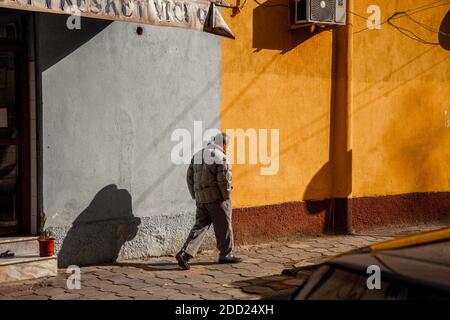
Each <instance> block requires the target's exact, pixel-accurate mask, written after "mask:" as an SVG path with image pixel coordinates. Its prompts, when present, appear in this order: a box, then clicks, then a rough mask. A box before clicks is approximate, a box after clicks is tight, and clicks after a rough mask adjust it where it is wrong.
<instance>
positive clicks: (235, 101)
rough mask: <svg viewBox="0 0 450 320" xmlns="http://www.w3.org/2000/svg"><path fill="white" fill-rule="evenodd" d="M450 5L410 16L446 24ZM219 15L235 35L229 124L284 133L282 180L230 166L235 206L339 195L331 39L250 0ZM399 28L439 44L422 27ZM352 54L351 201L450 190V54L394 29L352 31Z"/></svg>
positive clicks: (395, 4)
mask: <svg viewBox="0 0 450 320" xmlns="http://www.w3.org/2000/svg"><path fill="white" fill-rule="evenodd" d="M286 3H287V1H285V0H270V1H267V2H265V4H268V5H274V4H286ZM428 3H430V0H422V1H387V0H383V1H382V0H378V1H376V2H373V1H355V2H354V4H355V8H354V11H355V12H357V13H358V14H360V15H363V16H367V13H366V9H367V6H368V5H369V4H377V5H379V6H380V8H381V10H382V20H383V19H386V18H387V17H388V15H390V14H392V13H393V12H395V11H402V10H405V9H409V8H415V7H419V6H421V5H423V4H428ZM449 9H450V6H446V7H438V8H434V9H432V10H429V11H424V12H422V13H420V14H417V16H414V17H416V18H417V19H418V20H420V21H423V22H425V23H426V24H427V25H431V26H433V27H434V28H436V29H438V28H439V25H440V23H441V21H442V19H443V17H444V16H445V14H446V12H447V11H448V10H449ZM222 13H223V16H224V17H225V19H226V21H227V23H228V24H229V26H230V27H231V29H232V30H233V32H234V33H235V35H236V40H229V39H224V40H223V42H222V104H221V125H222V129H224V130H225V129H227V128H243V129H247V128H256V129H258V128H268V129H270V128H278V129H280V170H279V172H278V174H277V175H274V176H261V175H260V172H259V169H260V167H259V166H258V165H248V164H247V165H234V167H233V175H234V186H235V189H234V194H233V201H234V205H235V206H236V207H251V206H260V205H266V204H274V203H283V202H290V201H301V200H305V199H320V198H329V197H332V196H341V194H334V193H333V187H332V185H333V181H332V177H333V174H332V170H333V163H332V162H330V157H331V158H332V155H330V105H331V97H332V95H331V91H332V81H331V80H332V73H331V69H332V32H331V31H323V32H321V33H319V34H315V35H312V34H311V33H310V32H309V30H295V31H289V25H288V10H287V8H285V7H272V8H267V7H261V6H259V5H258V4H256V3H255V2H254V1H248V2H247V4H246V6H245V8H244V10H243V11H242V12H241V13H240V14H238V15H236V16H234V17H230V15H229V11H225V10H223V11H222ZM399 22H401V23H405V24H404V25H405V26H407V27H408V28H410V29H412V30H414V31H418V32H420V34H421V36H423V37H426V38H427V39H430V40H432V41H437V40H436V38H437V36H436V34H432V33H431V34H430V33H429V32H428V33H427V32H426V31H425V30H421V29H420V27H418V26H417V24H414V23H412V22H409V23H408V22H407V21H403V20H399ZM354 24H355V25H354V30H355V31H358V30H360V29H362V28H364V27H365V26H366V21H365V20H363V19H361V18H358V17H354ZM353 47H354V50H353V59H352V62H353V72H352V74H351V77H352V79H353V84H352V85H353V94H352V96H351V99H352V102H353V103H352V108H351V110H349V113H350V119H349V121H350V123H351V132H350V137H349V143H348V144H349V145H348V146H347V147H348V150H351V153H350V156H351V157H352V159H351V160H352V161H351V163H352V165H351V167H350V172H349V173H350V176H351V178H350V179H351V184H350V185H351V189H350V190H349V191H350V193H349V196H354V197H358V196H366V195H387V194H400V193H407V192H425V191H445V190H447V191H448V190H449V189H450V188H449V187H450V169H449V167H450V166H449V163H450V157H449V150H450V137H449V132H450V131H449V130H450V128H448V126H446V123H447V121H448V119H450V115H449V114H450V104H449V103H448V102H449V101H450V80H449V79H450V52H449V51H446V50H444V49H443V48H441V47H440V46H429V45H424V44H421V43H418V42H415V41H412V40H410V39H408V38H407V37H405V36H403V35H402V34H400V33H399V32H398V31H396V30H395V29H393V28H392V27H390V26H389V25H387V24H384V25H383V26H382V29H381V30H368V31H364V32H361V33H358V34H355V35H354V42H353ZM340 62H341V61H338V63H340ZM339 178H340V177H339V176H336V175H335V181H334V183H335V184H336V183H339V180H340V179H339ZM342 179H345V177H342ZM335 190H336V189H335Z"/></svg>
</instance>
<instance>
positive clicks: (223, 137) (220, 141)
mask: <svg viewBox="0 0 450 320" xmlns="http://www.w3.org/2000/svg"><path fill="white" fill-rule="evenodd" d="M214 143H215V144H217V145H219V146H223V145H224V144H229V143H230V137H229V136H228V135H227V134H226V133H223V132H221V133H218V134H217V135H216V136H215V137H214Z"/></svg>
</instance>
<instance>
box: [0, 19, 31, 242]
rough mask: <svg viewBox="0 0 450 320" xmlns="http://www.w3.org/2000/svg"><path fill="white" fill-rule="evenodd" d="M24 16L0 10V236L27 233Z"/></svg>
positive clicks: (27, 139)
mask: <svg viewBox="0 0 450 320" xmlns="http://www.w3.org/2000/svg"><path fill="white" fill-rule="evenodd" d="M24 19H25V16H24V15H22V14H19V13H10V12H9V11H3V10H2V11H0V235H7V234H8V235H9V234H18V233H29V232H30V141H29V139H30V134H29V133H30V121H29V101H28V59H27V40H26V39H27V38H26V35H25V31H24V30H25V27H24V26H25V23H24Z"/></svg>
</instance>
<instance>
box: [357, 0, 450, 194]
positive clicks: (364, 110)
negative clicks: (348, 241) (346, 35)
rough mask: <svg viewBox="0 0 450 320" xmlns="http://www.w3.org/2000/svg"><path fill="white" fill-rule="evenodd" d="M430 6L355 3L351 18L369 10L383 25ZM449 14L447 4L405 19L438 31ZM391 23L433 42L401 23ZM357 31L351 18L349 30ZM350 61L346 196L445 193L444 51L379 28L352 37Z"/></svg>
mask: <svg viewBox="0 0 450 320" xmlns="http://www.w3.org/2000/svg"><path fill="white" fill-rule="evenodd" d="M435 2H436V1H430V0H421V1H416V0H413V1H412V0H409V1H379V0H378V1H375V2H373V1H355V12H357V13H360V14H364V13H365V12H366V8H367V6H368V5H369V4H373V3H376V4H378V5H379V6H380V8H381V12H382V21H384V20H386V19H387V18H388V17H389V16H391V15H392V14H393V13H394V12H396V11H405V10H408V9H411V8H419V7H422V6H424V5H427V4H429V3H435ZM447 2H448V1H447ZM441 3H445V1H441ZM449 10H450V4H447V5H446V6H439V7H435V8H432V9H430V10H424V11H421V12H417V13H416V14H414V15H413V16H412V17H413V19H415V20H417V21H419V22H421V23H425V24H426V25H428V26H431V27H433V28H434V29H436V30H439V28H440V25H441V22H442V21H443V19H444V17H445V15H446V14H447V12H449ZM394 23H395V24H397V25H399V26H401V27H403V28H406V29H408V30H413V31H414V32H415V33H416V34H418V35H419V36H420V37H422V38H424V39H427V40H428V41H430V42H437V41H438V36H437V35H436V34H435V33H432V32H429V31H427V30H425V29H424V28H421V27H420V26H418V25H417V24H416V23H414V22H412V21H411V20H409V19H407V18H401V19H397V20H395V21H394ZM365 24H366V22H365V21H364V20H363V19H360V18H355V31H358V30H361V29H362V28H364V27H365ZM449 42H450V38H449ZM353 61H354V70H353V86H354V97H353V98H354V100H353V110H352V149H353V161H352V163H353V170H352V177H353V181H352V186H353V188H352V189H353V190H352V191H353V196H365V195H385V194H400V193H409V192H431V191H449V190H450V127H449V126H448V125H447V121H448V119H450V117H449V112H450V51H448V50H445V49H443V48H442V47H441V46H440V45H426V44H422V43H419V42H417V41H413V40H411V39H409V38H407V37H406V36H404V35H402V34H401V33H399V32H398V31H397V30H395V29H394V28H393V27H391V26H389V25H388V24H387V23H386V24H384V25H382V26H381V29H380V30H370V31H364V32H361V33H359V34H355V36H354V59H353Z"/></svg>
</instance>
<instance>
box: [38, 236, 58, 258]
mask: <svg viewBox="0 0 450 320" xmlns="http://www.w3.org/2000/svg"><path fill="white" fill-rule="evenodd" d="M54 254H55V240H53V239H51V240H39V256H41V257H53V255H54Z"/></svg>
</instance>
